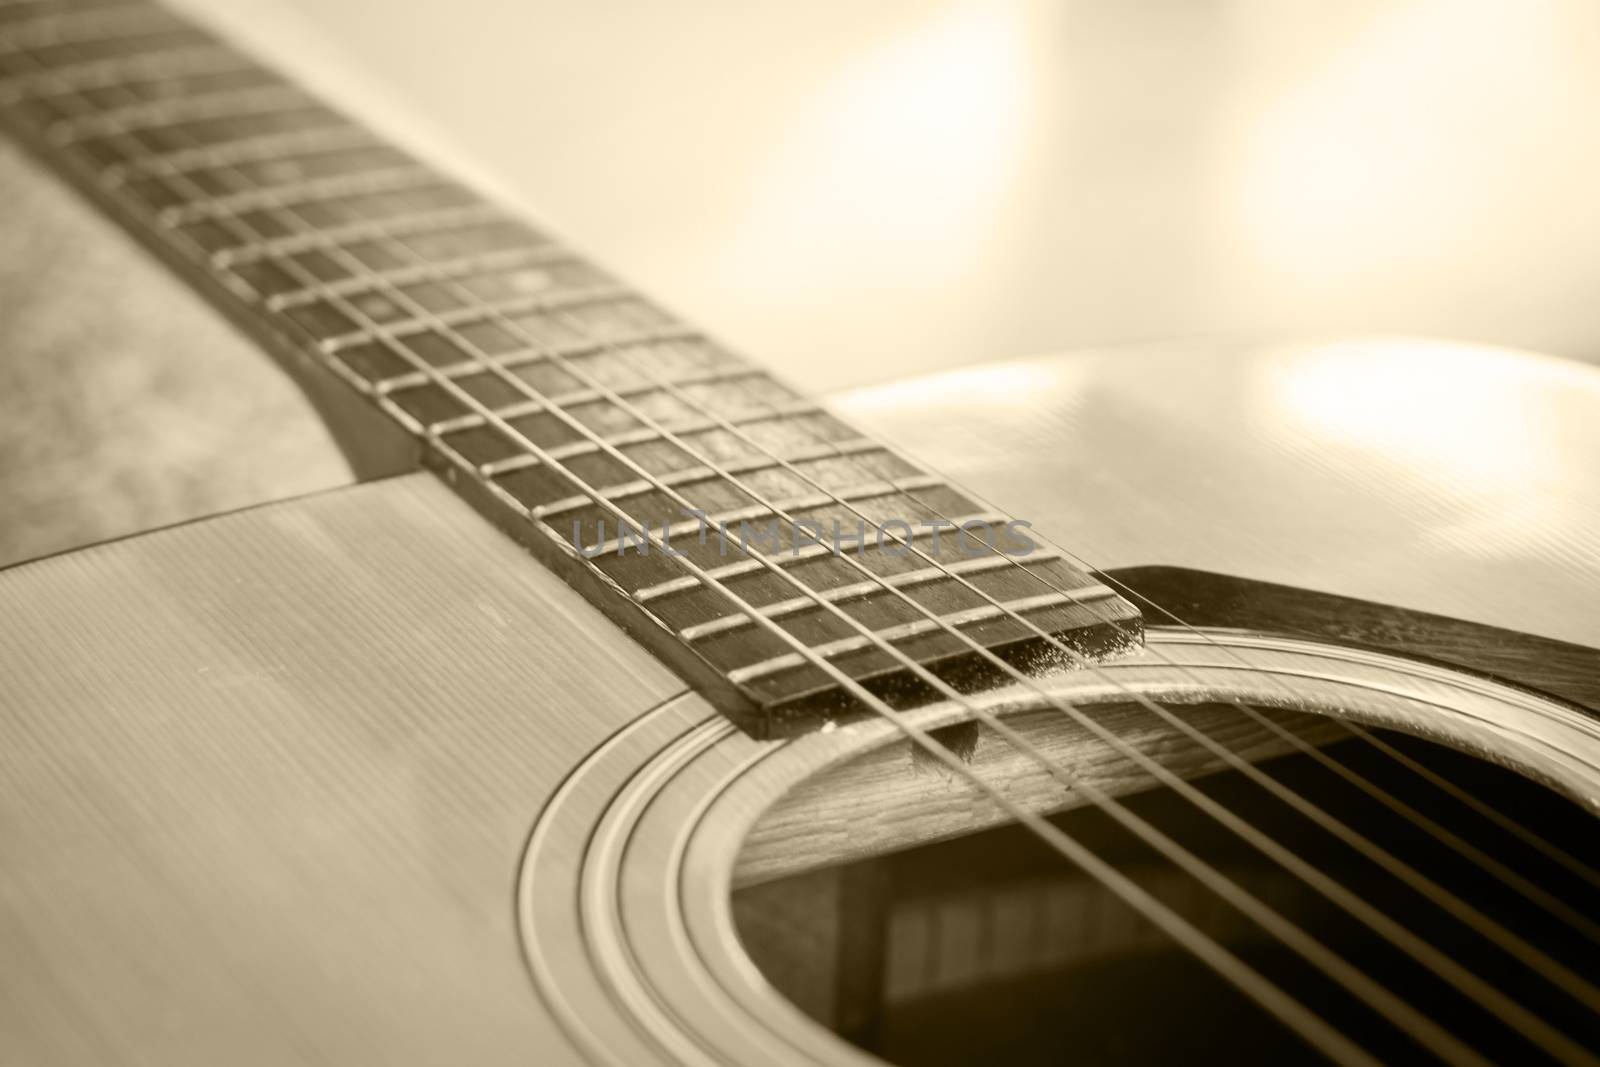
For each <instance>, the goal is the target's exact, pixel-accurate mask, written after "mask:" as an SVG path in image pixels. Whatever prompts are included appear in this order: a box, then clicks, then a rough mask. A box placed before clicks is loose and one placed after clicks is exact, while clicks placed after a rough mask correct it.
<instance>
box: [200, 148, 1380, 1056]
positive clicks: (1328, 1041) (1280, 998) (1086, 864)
mask: <svg viewBox="0 0 1600 1067" xmlns="http://www.w3.org/2000/svg"><path fill="white" fill-rule="evenodd" d="M168 177H171V176H168ZM184 184H186V185H187V186H188V187H189V189H190V191H191V192H194V193H199V194H200V195H199V196H198V197H197V199H204V198H205V194H204V193H203V191H201V190H199V189H198V188H197V187H195V186H193V184H192V182H187V181H185V182H184ZM219 221H220V222H221V224H222V225H224V226H225V227H226V228H227V229H228V230H229V231H230V232H232V233H234V234H236V235H238V236H239V237H240V238H241V244H242V245H250V244H253V243H254V241H255V238H254V235H253V234H250V233H248V232H245V231H243V230H242V229H241V227H240V226H239V225H237V224H236V223H235V221H234V220H233V219H231V218H223V219H220V220H219ZM289 265H290V266H291V267H292V268H293V269H294V270H295V271H296V273H297V274H298V275H299V277H300V279H301V281H302V282H303V283H304V284H305V285H306V286H307V288H312V289H320V288H323V287H322V286H321V283H320V282H319V281H318V280H317V279H315V278H313V277H311V276H310V275H309V274H307V273H306V272H305V271H304V270H303V268H299V265H298V264H293V263H292V261H291V263H290V264H289ZM363 273H364V271H363ZM330 296H331V298H332V299H333V300H334V301H336V302H338V303H343V302H342V301H341V300H339V298H338V297H337V296H336V295H334V294H330ZM349 310H352V311H353V310H354V309H349ZM357 321H359V317H358V319H357ZM405 355H406V356H407V357H408V358H409V353H406V354H405ZM413 362H414V365H417V366H418V369H419V370H421V371H423V372H424V373H425V374H427V375H429V376H430V377H431V378H433V379H434V380H436V381H437V382H438V383H440V384H441V385H442V387H444V388H445V389H446V390H447V391H451V392H453V393H454V394H456V395H457V398H458V399H459V400H462V401H464V402H465V403H466V404H467V405H468V406H469V408H470V407H474V406H478V405H477V404H476V401H475V399H474V398H472V397H471V396H470V395H468V394H466V393H464V392H463V391H461V390H459V388H458V387H455V386H454V383H452V382H449V381H448V380H447V379H444V378H443V376H441V375H438V374H437V373H436V372H434V370H433V368H431V367H428V366H427V365H426V364H422V363H421V362H420V361H415V360H413ZM549 410H552V411H553V412H557V413H559V409H554V408H552V409H549ZM482 413H483V414H484V415H485V416H486V418H487V419H488V421H489V422H490V423H491V424H494V423H497V422H500V423H501V429H502V431H503V432H507V433H508V434H509V435H511V436H512V437H513V439H521V441H522V444H523V446H524V447H525V448H527V449H528V450H529V451H530V454H533V455H535V456H536V457H538V458H540V459H541V460H542V461H543V462H546V463H548V464H550V466H551V468H552V469H559V467H560V465H559V464H556V463H555V462H554V461H553V460H551V458H550V457H549V456H548V455H544V454H542V450H541V449H539V448H538V447H537V446H535V445H534V444H533V443H532V442H531V441H527V440H526V439H525V438H521V435H520V434H517V432H516V431H515V430H512V429H511V428H510V427H509V426H506V425H504V424H503V422H501V420H498V417H497V416H495V415H494V414H493V412H491V411H488V410H487V409H482ZM560 414H564V413H560ZM558 417H559V415H558ZM573 428H574V429H576V430H578V431H579V432H580V433H583V432H585V429H586V428H584V427H582V426H581V425H575V426H574V427H573ZM601 444H602V445H603V442H601ZM618 458H619V459H624V461H625V458H624V457H621V456H620V454H618ZM569 477H571V475H570V473H569ZM573 481H574V483H575V484H577V485H579V486H580V487H581V488H584V489H586V490H587V491H588V492H589V493H590V495H591V496H592V497H593V498H594V499H595V500H597V501H598V502H601V504H602V506H604V507H607V508H608V510H611V511H613V512H614V513H615V514H616V516H617V517H618V518H619V520H620V519H622V518H624V517H625V516H624V515H623V513H622V512H621V511H620V509H617V508H615V506H614V505H610V503H609V501H608V500H607V498H606V497H604V496H603V495H601V494H600V493H599V492H598V491H596V490H594V489H593V488H592V487H588V486H586V485H585V484H584V483H583V482H582V480H581V479H577V478H576V477H573ZM705 580H706V581H707V582H708V584H710V585H711V586H712V587H715V586H717V585H719V584H720V583H716V582H715V581H713V580H711V579H709V578H706V579H705ZM729 595H730V599H732V600H734V601H735V602H739V600H738V598H736V597H732V596H731V593H730V594H729ZM773 628H774V629H777V628H776V627H775V626H774V627H773ZM775 636H777V637H778V638H779V639H780V640H792V639H790V638H788V637H787V635H786V634H784V633H783V632H782V631H781V630H780V631H778V633H777V634H775ZM796 645H797V648H796V651H797V652H799V653H800V654H801V655H802V656H805V657H810V658H814V659H816V663H817V666H818V668H819V669H821V670H823V671H824V673H826V674H828V675H829V676H830V677H833V678H834V679H835V681H836V682H837V683H838V684H840V685H841V686H842V687H843V688H844V689H845V690H846V691H848V692H851V693H852V695H854V696H856V697H858V698H859V699H863V700H864V701H865V703H866V704H867V706H869V707H872V708H873V710H874V711H875V712H876V713H877V714H879V715H880V716H882V717H885V718H887V719H888V720H889V721H890V722H891V723H892V724H894V725H895V727H896V728H897V729H898V730H900V732H902V733H904V734H905V735H906V736H907V737H908V739H909V740H910V741H911V742H912V743H914V744H916V745H917V746H918V747H919V748H920V749H922V750H924V751H926V752H927V753H928V754H929V755H930V756H931V757H932V758H934V759H936V760H937V761H939V762H941V763H944V764H946V765H947V766H948V767H949V768H950V770H951V771H952V772H953V773H956V774H957V775H959V776H961V777H963V778H965V779H967V780H969V781H970V782H971V784H972V785H974V786H975V787H976V788H978V789H979V790H980V792H983V793H985V794H987V795H989V796H990V798H991V800H993V801H994V802H995V803H997V804H998V805H1000V806H1001V808H1002V809H1003V810H1005V811H1007V812H1008V814H1010V815H1011V816H1012V817H1013V818H1016V819H1017V820H1018V821H1019V822H1021V823H1022V824H1023V825H1027V826H1029V827H1030V828H1031V829H1032V830H1033V831H1034V832H1035V834H1036V835H1038V836H1040V837H1041V838H1042V839H1043V840H1045V841H1046V843H1047V844H1048V845H1049V846H1050V847H1052V848H1053V849H1054V850H1055V851H1057V852H1058V853H1060V854H1061V855H1063V856H1064V857H1065V858H1066V859H1068V861H1069V862H1072V863H1075V864H1076V865H1078V866H1079V867H1080V868H1081V869H1083V870H1085V871H1086V873H1088V874H1090V875H1091V877H1095V878H1096V879H1097V880H1099V881H1101V882H1102V884H1104V885H1106V886H1107V888H1108V889H1110V890H1111V891H1112V892H1114V893H1116V894H1117V895H1118V896H1119V897H1120V898H1122V899H1123V900H1125V901H1126V902H1127V903H1128V904H1129V906H1130V907H1132V908H1133V909H1134V910H1135V911H1137V912H1139V913H1140V914H1141V915H1143V916H1144V917H1145V918H1146V919H1147V920H1148V921H1150V922H1152V924H1153V925H1155V926H1156V927H1157V928H1159V929H1162V930H1163V931H1165V932H1166V933H1167V934H1168V935H1169V936H1171V937H1173V938H1174V940H1175V941H1176V942H1178V943H1179V944H1180V945H1183V946H1184V947H1185V948H1187V949H1188V950H1189V951H1191V952H1192V953H1193V954H1195V955H1196V956H1197V958H1199V959H1201V960H1202V961H1203V962H1205V963H1207V964H1208V965H1210V966H1212V967H1213V968H1214V969H1216V970H1218V971H1219V973H1221V974H1223V975H1224V977H1226V978H1227V979H1228V980H1230V981H1231V982H1232V983H1233V984H1234V985H1235V986H1236V987H1237V988H1239V989H1241V990H1242V991H1243V992H1244V993H1245V994H1246V995H1247V996H1249V997H1251V998H1252V999H1254V1000H1255V1001H1256V1002H1257V1003H1259V1004H1261V1005H1262V1006H1263V1008H1264V1009H1265V1010H1267V1011H1268V1013H1269V1014H1271V1015H1273V1016H1274V1017H1276V1018H1278V1019H1280V1021H1283V1022H1284V1024H1285V1025H1287V1026H1289V1027H1290V1029H1292V1030H1293V1031H1294V1032H1296V1033H1297V1034H1299V1035H1300V1036H1301V1037H1302V1038H1303V1039H1305V1040H1306V1041H1307V1042H1308V1043H1309V1044H1311V1045H1312V1046H1313V1047H1316V1048H1319V1049H1321V1050H1322V1051H1324V1052H1325V1053H1326V1054H1328V1055H1329V1056H1330V1057H1331V1058H1333V1059H1335V1060H1336V1061H1338V1062H1341V1063H1349V1064H1371V1063H1374V1062H1375V1061H1373V1060H1372V1058H1371V1057H1370V1056H1368V1055H1367V1054H1365V1053H1364V1052H1363V1051H1362V1050H1361V1049H1360V1048H1359V1047H1358V1046H1356V1045H1354V1043H1353V1042H1351V1041H1349V1039H1348V1038H1346V1037H1344V1036H1343V1035H1342V1034H1340V1033H1338V1032H1337V1031H1335V1030H1334V1029H1333V1028H1331V1027H1330V1026H1329V1025H1328V1024H1327V1023H1326V1022H1325V1021H1324V1020H1322V1019H1321V1018H1320V1017H1319V1016H1317V1015H1315V1014H1314V1013H1312V1012H1311V1011H1310V1010H1309V1009H1307V1008H1306V1007H1305V1006H1304V1005H1303V1004H1301V1003H1300V1002H1298V1001H1296V1000H1294V999H1293V998H1292V997H1289V996H1288V995H1287V994H1286V993H1284V992H1283V991H1282V990H1281V989H1279V988H1278V987H1277V986H1276V985H1275V984H1274V983H1272V982H1270V981H1268V980H1267V979H1265V978H1264V977H1263V976H1261V975H1260V974H1259V973H1258V972H1256V971H1255V970H1254V969H1253V968H1250V967H1248V966H1247V965H1246V964H1244V963H1243V961H1242V960H1240V959H1238V958H1237V957H1236V956H1234V955H1233V954H1232V953H1231V952H1229V951H1228V950H1226V949H1225V948H1223V947H1222V946H1221V945H1220V944H1218V943H1216V942H1215V941H1213V940H1212V939H1210V938H1209V937H1207V936H1206V935H1205V934H1203V933H1201V932H1200V931H1199V930H1198V929H1197V928H1195V927H1193V926H1192V924H1190V923H1188V922H1187V921H1186V920H1184V919H1183V918H1182V917H1181V916H1179V915H1177V914H1176V913H1175V912H1172V911H1171V910H1170V909H1168V908H1166V907H1165V906H1164V905H1162V904H1160V902H1159V901H1156V900H1155V899H1154V898H1153V897H1150V896H1149V895H1148V894H1146V893H1144V892H1143V890H1141V889H1140V888H1139V887H1138V886H1137V885H1135V884H1133V883H1132V882H1131V881H1130V880H1128V879H1127V878H1126V876H1124V875H1122V874H1121V873H1120V872H1118V871H1116V870H1115V869H1114V868H1111V867H1110V866H1109V865H1108V864H1105V863H1104V862H1103V861H1101V860H1099V858H1098V857H1096V856H1095V855H1094V854H1092V853H1091V852H1088V851H1087V850H1086V849H1084V848H1083V847H1082V846H1081V845H1079V844H1078V843H1077V842H1075V841H1073V840H1071V839H1070V838H1068V837H1067V836H1066V835H1065V834H1063V833H1062V832H1061V831H1060V830H1059V829H1058V828H1055V827H1054V826H1052V825H1050V824H1048V823H1045V822H1043V821H1042V820H1040V819H1038V818H1037V817H1036V816H1033V815H1032V814H1031V813H1029V812H1027V811H1025V810H1023V809H1021V808H1020V807H1018V806H1017V805H1016V804H1014V803H1012V802H1011V801H1009V800H1008V799H1007V798H1006V797H1005V796H1004V795H1003V794H1001V793H999V792H998V791H997V790H995V789H994V787H993V786H991V785H989V783H987V782H986V781H984V780H983V779H982V778H981V777H980V776H977V775H975V774H974V773H973V772H972V771H971V769H970V768H967V767H966V766H965V765H964V764H962V763H961V762H960V761H959V760H958V759H955V758H954V757H952V756H951V755H950V754H949V753H948V752H947V751H946V750H945V749H944V748H943V747H942V746H941V745H939V744H938V743H937V742H935V741H933V740H932V739H931V738H929V737H927V736H926V734H925V733H923V732H922V731H921V730H919V729H918V728H917V727H916V726H915V725H914V724H912V723H910V722H908V721H907V720H906V719H905V718H904V717H903V716H901V715H899V714H898V713H896V712H894V711H893V710H892V709H890V708H889V707H888V706H887V705H885V704H882V703H881V702H879V701H877V700H876V698H874V697H873V696H872V694H871V693H870V692H869V691H867V690H865V689H864V688H863V687H861V686H860V685H859V684H858V683H856V682H855V681H854V680H853V679H851V678H849V677H848V676H846V675H844V674H843V673H842V672H840V671H838V670H837V668H836V667H834V665H832V664H830V663H827V662H825V661H822V660H821V659H820V658H819V657H815V656H814V654H813V653H811V652H810V650H809V649H808V648H806V647H805V646H803V645H800V644H798V643H796Z"/></svg>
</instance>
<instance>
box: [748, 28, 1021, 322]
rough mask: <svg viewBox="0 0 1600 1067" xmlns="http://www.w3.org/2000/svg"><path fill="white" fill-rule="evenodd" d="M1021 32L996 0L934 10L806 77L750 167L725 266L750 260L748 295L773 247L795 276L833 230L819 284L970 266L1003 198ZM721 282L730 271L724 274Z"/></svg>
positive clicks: (936, 274)
mask: <svg viewBox="0 0 1600 1067" xmlns="http://www.w3.org/2000/svg"><path fill="white" fill-rule="evenodd" d="M1024 58H1025V56H1024V38H1023V34H1022V27H1021V26H1020V25H1019V23H1018V16H1017V12H1016V11H1014V10H1013V9H1011V8H1009V7H1007V6H1004V5H994V6H989V5H968V6H961V7H955V8H952V9H946V10H945V11H943V12H940V13H937V14H936V15H934V16H932V17H928V18H926V19H925V20H924V21H923V22H922V23H921V24H920V25H916V26H914V27H913V28H911V29H909V30H907V31H906V32H905V33H904V34H903V36H901V37H900V38H899V39H895V40H892V41H890V42H889V43H887V44H886V45H884V46H882V47H880V48H879V49H878V50H876V51H873V52H869V53H867V54H866V55H864V56H863V57H862V58H861V59H860V60H858V61H857V62H856V63H854V64H853V65H852V66H850V67H848V68H846V69H845V70H844V71H842V72H841V73H840V74H839V75H838V76H837V77H836V78H834V79H833V81H832V82H831V83H830V84H824V85H820V86H818V87H817V89H816V90H815V92H814V93H812V94H811V97H810V99H809V101H808V103H807V105H806V107H805V109H804V110H803V111H802V113H801V114H800V115H798V116H797V117H796V118H795V119H794V120H793V121H792V122H791V123H790V124H789V125H788V129H787V130H786V131H785V135H784V141H783V143H782V146H781V147H780V148H779V150H778V151H777V152H776V153H775V155H774V156H773V158H771V159H770V161H769V162H768V164H767V165H766V166H765V167H764V168H763V169H762V171H761V172H760V174H759V175H758V177H757V179H756V181H755V182H754V185H753V192H752V196H751V199H750V201H749V202H748V204H747V208H746V211H745V213H744V215H743V218H742V220H741V225H740V229H739V234H738V240H737V245H738V251H737V252H736V253H735V254H733V255H731V256H729V257H728V262H730V263H738V262H743V261H747V260H748V258H749V257H752V256H759V257H760V258H761V260H762V262H763V264H764V272H763V274H762V276H761V277H760V278H757V279H754V281H753V282H752V283H751V284H753V285H755V286H758V287H759V289H758V291H753V292H752V293H751V294H750V296H751V297H752V298H753V299H758V300H759V299H763V298H766V299H770V298H772V296H773V295H774V294H782V293H784V292H785V291H786V287H785V286H783V285H778V286H775V285H774V280H775V278H776V273H777V272H779V271H780V268H779V266H778V265H775V264H773V263H772V255H771V252H772V250H774V249H783V250H784V252H783V256H784V258H786V259H788V260H789V261H791V262H793V263H794V264H795V265H796V269H797V270H798V271H800V272H803V276H798V277H795V278H793V279H787V281H790V282H792V283H793V284H795V285H798V286H808V285H811V284H814V282H815V279H814V278H813V277H810V276H809V272H811V271H812V270H813V269H814V264H815V263H816V262H817V261H818V258H819V256H822V254H823V253H825V252H826V248H827V246H828V245H829V243H830V242H836V241H837V239H838V235H839V234H840V233H850V234H851V235H852V240H851V242H850V243H851V247H852V249H853V251H852V253H851V255H850V256H849V257H846V258H840V257H836V256H835V257H828V258H830V262H829V265H828V270H829V273H830V278H829V284H830V285H834V286H837V285H839V284H840V281H841V278H843V279H847V280H848V279H852V278H854V279H859V280H860V282H861V283H862V284H870V285H873V286H875V287H882V286H884V285H885V284H889V285H893V286H895V287H898V288H906V289H912V290H915V289H920V288H927V287H933V286H936V285H939V284H942V283H946V282H948V281H949V280H950V279H953V278H958V277H960V276H961V275H962V274H963V273H964V272H968V271H970V270H971V269H972V266H973V259H974V257H975V256H977V255H978V254H979V252H980V250H981V247H982V245H983V244H984V241H985V238H986V236H987V234H988V231H989V229H990V222H991V220H992V219H993V218H994V216H995V214H996V213H997V212H998V211H1000V210H1002V209H1003V208H1004V207H1005V205H1006V194H1007V191H1008V188H1009V183H1010V181H1011V179H1012V178H1013V176H1014V172H1015V168H1016V165H1017V162H1018V156H1019V151H1020V146H1021V142H1022V138H1023V131H1024V126H1023V111H1024V100H1025V93H1024V92H1023V75H1024V70H1023V63H1024ZM730 282H731V283H732V284H734V285H736V286H737V285H738V284H739V279H730Z"/></svg>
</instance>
